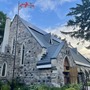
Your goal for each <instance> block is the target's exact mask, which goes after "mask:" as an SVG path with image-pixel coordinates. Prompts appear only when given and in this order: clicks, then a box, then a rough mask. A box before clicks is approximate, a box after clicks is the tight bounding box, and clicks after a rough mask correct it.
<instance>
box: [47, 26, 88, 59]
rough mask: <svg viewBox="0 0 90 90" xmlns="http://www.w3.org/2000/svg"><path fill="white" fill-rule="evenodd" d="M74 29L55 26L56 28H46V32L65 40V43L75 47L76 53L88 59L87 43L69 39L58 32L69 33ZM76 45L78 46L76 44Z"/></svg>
mask: <svg viewBox="0 0 90 90" xmlns="http://www.w3.org/2000/svg"><path fill="white" fill-rule="evenodd" d="M73 28H74V27H65V26H57V27H56V28H48V29H46V31H48V32H51V33H53V34H56V35H58V36H59V37H61V38H62V39H64V38H66V40H67V42H68V43H69V42H70V43H71V45H72V46H73V47H77V49H78V51H79V52H80V53H81V54H83V55H85V56H86V57H89V58H90V49H86V48H85V47H87V46H88V45H90V42H89V41H85V40H82V39H76V38H71V37H70V36H69V35H64V34H62V33H61V32H60V31H66V32H70V31H72V30H73ZM77 43H78V44H77Z"/></svg>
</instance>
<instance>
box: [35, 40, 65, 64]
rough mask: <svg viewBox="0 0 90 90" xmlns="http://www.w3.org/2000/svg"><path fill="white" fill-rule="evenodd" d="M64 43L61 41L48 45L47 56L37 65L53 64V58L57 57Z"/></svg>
mask: <svg viewBox="0 0 90 90" xmlns="http://www.w3.org/2000/svg"><path fill="white" fill-rule="evenodd" d="M64 44H65V42H61V43H59V44H58V45H51V46H50V47H48V48H47V54H46V56H45V57H44V58H43V59H42V60H40V61H39V62H38V63H37V65H44V64H51V60H52V59H55V58H57V56H58V54H59V52H60V51H61V49H62V47H63V46H64Z"/></svg>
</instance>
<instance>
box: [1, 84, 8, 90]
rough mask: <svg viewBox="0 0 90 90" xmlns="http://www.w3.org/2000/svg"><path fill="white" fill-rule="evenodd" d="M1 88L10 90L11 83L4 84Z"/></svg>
mask: <svg viewBox="0 0 90 90" xmlns="http://www.w3.org/2000/svg"><path fill="white" fill-rule="evenodd" d="M1 90H10V86H9V85H7V84H6V85H2V87H1Z"/></svg>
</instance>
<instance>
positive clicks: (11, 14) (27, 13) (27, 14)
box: [8, 5, 31, 21]
mask: <svg viewBox="0 0 90 90" xmlns="http://www.w3.org/2000/svg"><path fill="white" fill-rule="evenodd" d="M17 12H18V6H17V5H16V6H15V7H14V8H13V9H12V10H11V11H10V12H9V14H8V16H9V17H10V18H11V19H13V18H14V16H15V14H17ZM19 15H20V17H22V18H23V19H24V20H27V21H29V20H30V19H31V14H30V9H29V8H22V9H21V10H20V11H19Z"/></svg>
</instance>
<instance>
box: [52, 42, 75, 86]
mask: <svg viewBox="0 0 90 90" xmlns="http://www.w3.org/2000/svg"><path fill="white" fill-rule="evenodd" d="M67 51H68V53H67ZM65 57H68V61H69V64H70V67H73V66H76V65H75V63H74V61H73V58H72V56H71V54H70V51H69V47H68V45H67V43H65V45H64V46H63V48H62V49H61V51H60V53H59V54H58V56H57V58H56V59H53V60H52V66H53V67H55V68H56V69H55V70H53V72H54V73H52V76H54V78H53V79H52V83H53V84H54V85H57V86H62V85H64V74H63V71H64V60H65Z"/></svg>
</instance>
